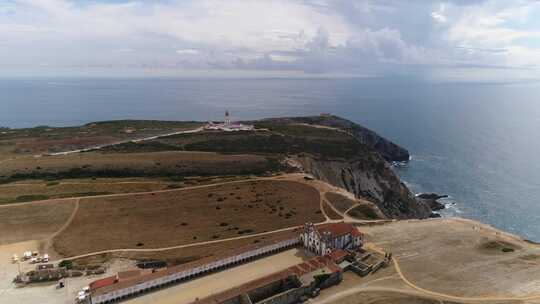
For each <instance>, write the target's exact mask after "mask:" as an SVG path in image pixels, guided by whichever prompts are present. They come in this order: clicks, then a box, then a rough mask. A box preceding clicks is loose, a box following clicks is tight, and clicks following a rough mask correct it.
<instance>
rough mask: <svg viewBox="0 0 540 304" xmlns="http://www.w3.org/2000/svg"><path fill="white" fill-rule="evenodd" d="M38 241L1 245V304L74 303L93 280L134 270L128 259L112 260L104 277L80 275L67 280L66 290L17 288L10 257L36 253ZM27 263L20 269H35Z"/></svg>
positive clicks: (48, 286)
mask: <svg viewBox="0 0 540 304" xmlns="http://www.w3.org/2000/svg"><path fill="white" fill-rule="evenodd" d="M39 244H40V242H39V241H26V242H20V243H13V244H9V245H1V246H0V303H2V304H4V303H6V304H8V303H9V304H12V303H13V304H35V303H40V304H49V303H50V304H64V303H65V304H68V303H69V304H73V303H74V299H75V296H76V295H77V292H78V291H79V290H81V289H82V288H83V287H84V286H88V284H89V283H90V282H92V281H94V280H97V279H99V278H103V277H106V276H110V275H112V274H114V273H117V272H118V271H122V270H127V269H130V268H133V267H134V262H133V261H129V260H115V261H114V262H112V263H111V264H110V265H108V266H107V273H105V274H103V275H92V276H83V277H78V278H68V279H66V287H65V288H62V289H57V288H56V282H48V283H40V284H33V285H31V286H25V287H17V286H16V285H15V284H13V283H12V281H13V278H15V276H16V275H17V274H18V265H17V264H15V263H11V257H12V256H13V254H18V255H19V256H21V254H22V253H23V252H24V251H25V250H38V248H39ZM34 267H35V265H30V264H28V262H25V263H21V269H22V270H23V271H28V270H30V269H32V268H34Z"/></svg>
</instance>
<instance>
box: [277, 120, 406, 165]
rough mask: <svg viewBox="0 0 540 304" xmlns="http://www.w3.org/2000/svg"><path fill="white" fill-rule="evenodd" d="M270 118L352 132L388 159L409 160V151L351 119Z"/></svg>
mask: <svg viewBox="0 0 540 304" xmlns="http://www.w3.org/2000/svg"><path fill="white" fill-rule="evenodd" d="M268 120H272V121H276V122H281V123H307V124H313V125H321V126H327V127H331V128H336V129H340V130H343V131H346V132H347V133H349V134H351V135H352V136H353V137H354V138H356V139H357V140H358V141H359V142H361V143H363V144H365V145H366V146H368V147H370V148H372V149H374V150H375V151H377V152H378V153H379V154H380V155H381V156H382V157H384V159H386V160H387V161H408V160H409V152H408V151H407V150H406V149H405V148H402V147H400V146H398V145H396V144H395V143H393V142H391V141H389V140H388V139H386V138H384V137H382V136H380V135H378V134H377V133H375V132H373V131H371V130H370V129H368V128H365V127H363V126H361V125H359V124H356V123H354V122H352V121H350V120H347V119H344V118H341V117H338V116H333V115H321V116H307V117H287V118H270V119H268Z"/></svg>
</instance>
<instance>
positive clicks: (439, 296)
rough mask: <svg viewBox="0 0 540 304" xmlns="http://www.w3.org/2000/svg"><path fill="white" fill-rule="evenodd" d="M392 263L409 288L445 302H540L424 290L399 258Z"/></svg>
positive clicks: (539, 296)
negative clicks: (411, 276) (412, 278)
mask: <svg viewBox="0 0 540 304" xmlns="http://www.w3.org/2000/svg"><path fill="white" fill-rule="evenodd" d="M365 247H367V248H369V249H371V250H373V251H375V252H377V253H380V254H385V252H384V250H382V249H380V248H378V247H377V246H376V245H375V244H373V243H368V244H366V246H365ZM392 262H393V265H394V268H395V269H396V272H397V274H398V275H399V277H400V279H401V280H402V281H403V282H404V283H405V284H407V285H408V286H409V287H411V288H413V289H414V290H416V291H418V292H420V293H422V294H423V295H428V296H430V297H434V298H436V299H440V300H445V301H446V300H449V301H457V302H466V303H470V302H503V301H528V300H540V294H536V295H529V296H515V297H460V296H454V295H449V294H444V293H440V292H436V291H432V290H428V289H424V288H422V287H419V286H418V285H416V284H414V283H413V282H411V281H410V280H409V279H407V277H406V276H405V274H404V273H403V271H402V270H401V267H400V266H399V261H398V258H396V257H394V258H392ZM359 289H360V288H359ZM349 291H350V292H351V293H354V292H353V291H351V290H347V291H345V292H347V293H348V292H349ZM343 296H346V295H343Z"/></svg>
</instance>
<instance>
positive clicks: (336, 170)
mask: <svg viewBox="0 0 540 304" xmlns="http://www.w3.org/2000/svg"><path fill="white" fill-rule="evenodd" d="M268 121H272V122H273V123H279V124H298V123H302V124H309V125H317V126H325V127H329V128H333V129H337V130H341V131H343V132H346V133H347V134H349V135H350V136H352V137H354V138H355V139H356V140H357V141H358V142H360V143H361V144H363V146H364V147H365V149H359V150H358V151H359V152H360V153H359V154H358V155H355V156H353V157H328V155H324V154H312V153H302V154H298V155H296V156H293V157H291V158H292V159H293V160H294V161H296V162H297V163H298V164H300V166H301V167H302V169H303V170H304V171H305V172H307V173H310V174H312V175H313V176H314V177H316V178H317V179H320V180H323V181H326V182H328V183H330V184H333V185H336V186H338V187H341V188H344V189H346V190H347V191H349V192H351V193H353V194H354V195H355V196H357V197H363V198H366V199H368V200H370V201H372V202H374V203H375V204H376V205H377V206H378V207H379V209H381V211H382V212H383V213H384V214H385V215H386V216H387V217H389V218H398V219H406V218H427V217H429V216H430V215H431V214H432V210H431V208H430V207H429V205H428V204H426V203H425V202H423V201H421V200H417V199H416V198H415V197H414V195H413V194H412V193H411V192H410V191H409V189H408V188H407V187H406V186H405V185H404V184H403V183H401V181H400V179H399V177H398V176H397V175H396V174H395V172H394V171H393V170H392V168H391V167H390V164H389V163H388V161H408V160H409V152H408V151H407V150H406V149H404V148H402V147H400V146H398V145H396V144H394V143H393V142H391V141H389V140H387V139H385V138H383V137H381V136H379V135H378V134H376V133H375V132H373V131H371V130H369V129H367V128H364V127H362V126H360V125H358V124H355V123H353V122H351V121H349V120H346V119H343V118H340V117H336V116H331V115H321V116H310V117H287V118H272V119H268Z"/></svg>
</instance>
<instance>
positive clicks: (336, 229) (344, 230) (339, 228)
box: [317, 222, 362, 238]
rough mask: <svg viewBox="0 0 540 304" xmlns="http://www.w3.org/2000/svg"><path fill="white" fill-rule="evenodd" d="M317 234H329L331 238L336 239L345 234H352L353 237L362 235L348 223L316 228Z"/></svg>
mask: <svg viewBox="0 0 540 304" xmlns="http://www.w3.org/2000/svg"><path fill="white" fill-rule="evenodd" d="M317 230H318V231H319V233H321V234H322V233H323V232H330V234H331V235H332V238H336V237H339V236H342V235H345V234H349V233H350V234H352V235H353V236H361V235H362V234H361V233H360V232H359V231H358V229H356V227H354V226H353V225H351V224H348V223H343V222H341V223H331V224H324V225H319V226H317Z"/></svg>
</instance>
